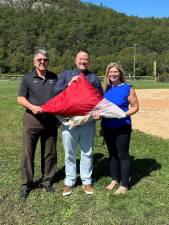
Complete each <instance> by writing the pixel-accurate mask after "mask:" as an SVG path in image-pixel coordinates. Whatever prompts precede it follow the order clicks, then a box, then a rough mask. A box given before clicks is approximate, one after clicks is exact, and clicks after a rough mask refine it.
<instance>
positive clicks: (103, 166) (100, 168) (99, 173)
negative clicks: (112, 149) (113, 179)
mask: <svg viewBox="0 0 169 225" xmlns="http://www.w3.org/2000/svg"><path fill="white" fill-rule="evenodd" d="M101 177H110V170H109V160H108V158H105V157H104V155H103V154H102V153H95V154H94V155H93V181H94V182H97V181H98V180H99V179H100V178H101Z"/></svg>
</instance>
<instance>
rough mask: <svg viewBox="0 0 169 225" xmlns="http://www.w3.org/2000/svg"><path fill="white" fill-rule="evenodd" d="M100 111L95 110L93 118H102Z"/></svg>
mask: <svg viewBox="0 0 169 225" xmlns="http://www.w3.org/2000/svg"><path fill="white" fill-rule="evenodd" d="M100 113H101V111H100V110H96V111H93V112H92V117H93V119H95V120H98V119H100V118H101V115H100Z"/></svg>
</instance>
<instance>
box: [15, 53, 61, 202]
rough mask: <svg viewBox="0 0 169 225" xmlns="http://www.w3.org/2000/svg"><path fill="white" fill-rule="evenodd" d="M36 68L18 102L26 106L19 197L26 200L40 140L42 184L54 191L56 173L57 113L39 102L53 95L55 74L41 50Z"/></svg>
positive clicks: (25, 83) (29, 75)
mask: <svg viewBox="0 0 169 225" xmlns="http://www.w3.org/2000/svg"><path fill="white" fill-rule="evenodd" d="M33 64H34V67H35V68H34V70H33V71H32V72H29V73H26V74H25V75H24V77H23V80H22V82H21V85H20V88H19V92H18V97H17V101H18V103H19V104H20V105H21V106H23V107H24V108H26V111H25V113H24V119H23V152H22V163H21V172H22V175H21V179H22V184H21V192H20V197H21V198H22V199H24V200H25V199H26V198H27V197H28V195H29V192H30V191H31V188H32V187H33V178H34V158H35V149H36V146H37V142H38V140H39V139H40V145H41V172H42V187H44V188H46V191H47V192H53V191H54V188H53V185H52V182H53V178H54V176H55V173H56V141H57V129H58V128H57V125H58V121H57V119H56V117H55V116H53V115H49V114H45V113H42V110H41V107H40V105H42V104H44V103H45V102H46V101H48V100H49V99H50V98H51V97H52V91H53V87H54V85H55V83H56V81H57V76H56V74H54V73H52V72H50V71H48V70H47V68H48V54H47V52H46V51H45V50H38V51H37V52H36V53H35V55H34V61H33Z"/></svg>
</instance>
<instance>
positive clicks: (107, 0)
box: [81, 0, 169, 18]
mask: <svg viewBox="0 0 169 225" xmlns="http://www.w3.org/2000/svg"><path fill="white" fill-rule="evenodd" d="M81 1H82V2H89V3H93V4H97V5H100V4H101V3H102V4H103V6H106V7H109V8H112V9H114V10H115V11H117V12H122V13H125V14H127V15H128V16H131V15H132V16H138V17H152V16H153V17H158V18H163V17H169V0H81Z"/></svg>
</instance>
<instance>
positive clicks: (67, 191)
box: [62, 185, 73, 196]
mask: <svg viewBox="0 0 169 225" xmlns="http://www.w3.org/2000/svg"><path fill="white" fill-rule="evenodd" d="M72 191H73V187H71V186H67V185H65V186H64V188H63V192H62V195H63V196H67V195H71V194H72Z"/></svg>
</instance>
